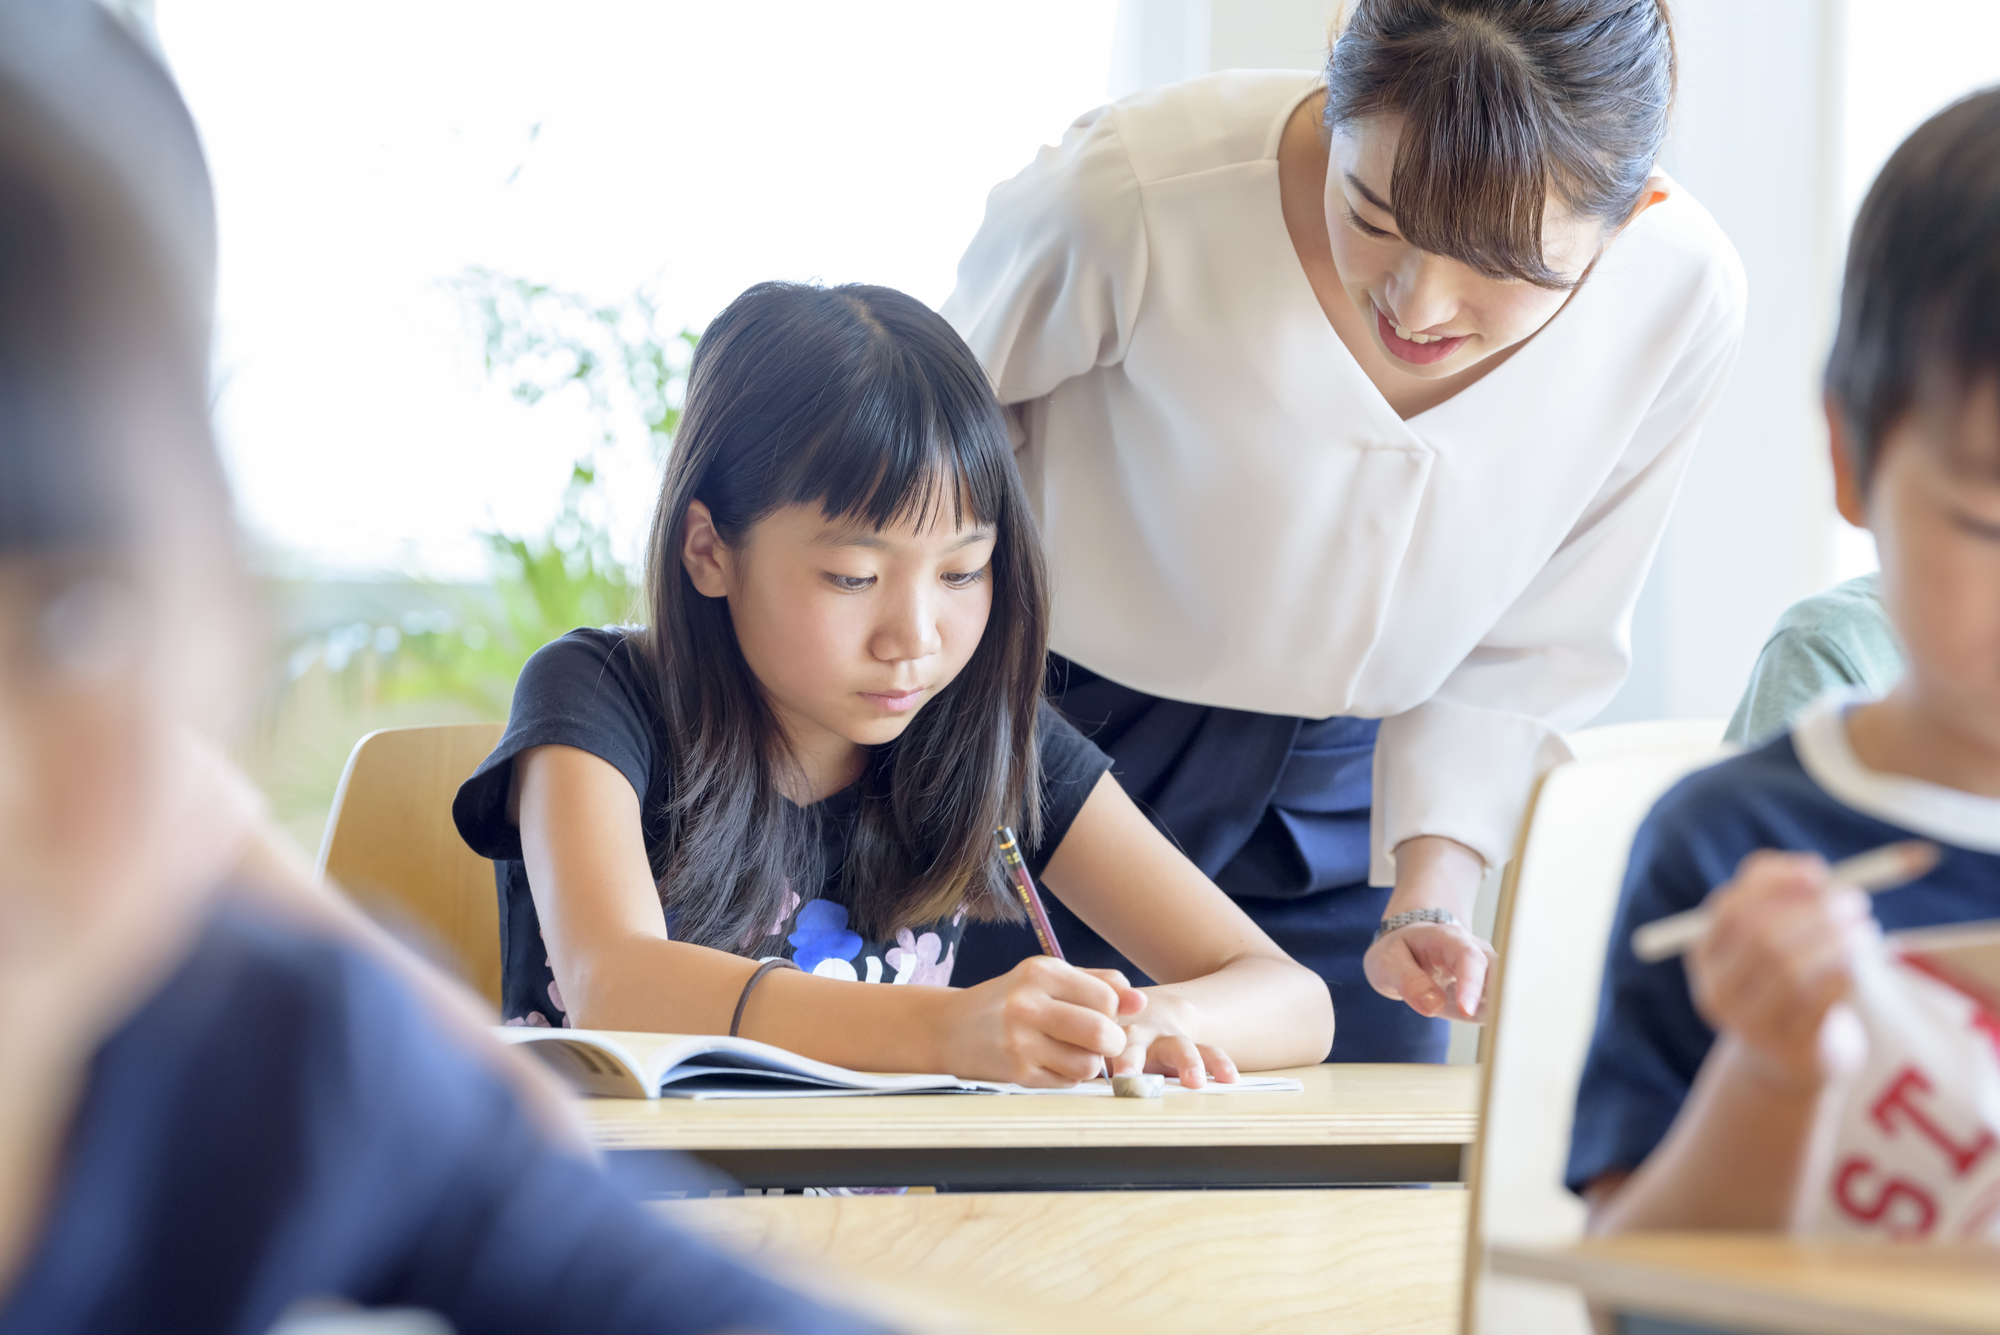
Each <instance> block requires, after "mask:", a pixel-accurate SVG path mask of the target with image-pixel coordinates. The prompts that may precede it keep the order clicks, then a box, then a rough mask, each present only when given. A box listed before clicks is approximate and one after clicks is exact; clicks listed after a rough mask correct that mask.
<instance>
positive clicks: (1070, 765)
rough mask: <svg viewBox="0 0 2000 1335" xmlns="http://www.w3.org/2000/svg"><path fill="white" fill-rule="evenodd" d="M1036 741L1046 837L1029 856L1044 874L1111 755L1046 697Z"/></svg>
mask: <svg viewBox="0 0 2000 1335" xmlns="http://www.w3.org/2000/svg"><path fill="white" fill-rule="evenodd" d="M1035 743H1036V747H1037V749H1038V750H1039V751H1040V752H1041V761H1042V840H1041V842H1040V843H1039V844H1037V845H1035V847H1034V849H1033V851H1032V852H1030V853H1029V855H1028V858H1027V863H1028V870H1029V871H1031V872H1033V873H1034V874H1035V875H1036V876H1040V875H1041V874H1042V873H1043V871H1044V870H1046V869H1047V867H1048V865H1049V859H1050V858H1052V857H1054V856H1055V851H1056V849H1058V848H1060V847H1061V846H1062V841H1063V838H1064V837H1065V836H1066V835H1068V834H1069V827H1070V826H1072V825H1074V824H1076V817H1077V813H1078V812H1080V811H1082V810H1083V804H1084V803H1085V802H1086V801H1088V800H1089V799H1090V793H1091V790H1092V789H1093V788H1095V787H1096V786H1097V781H1098V780H1099V779H1100V778H1102V777H1104V774H1105V772H1106V771H1108V770H1109V769H1110V768H1111V757H1110V756H1107V755H1105V754H1104V752H1102V751H1100V750H1098V748H1097V744H1096V743H1094V742H1092V741H1091V740H1090V739H1089V738H1088V737H1085V736H1084V735H1083V734H1082V733H1080V732H1078V731H1077V730H1076V728H1075V727H1074V726H1072V725H1071V723H1070V721H1069V720H1068V719H1066V718H1064V717H1063V716H1062V715H1061V714H1059V713H1057V712H1056V708H1055V706H1054V705H1052V704H1050V703H1049V702H1048V701H1046V700H1044V701H1042V703H1041V708H1040V710H1039V712H1037V713H1036V715H1035Z"/></svg>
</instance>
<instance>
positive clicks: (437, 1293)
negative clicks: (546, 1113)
mask: <svg viewBox="0 0 2000 1335" xmlns="http://www.w3.org/2000/svg"><path fill="white" fill-rule="evenodd" d="M308 1297H330V1298H336V1299H344V1300H346V1301H348V1302H352V1303H355V1304H358V1305H360V1306H363V1307H416V1308H427V1309H430V1310H432V1311H435V1312H437V1313H439V1314H440V1315H442V1316H443V1317H444V1318H445V1319H446V1320H448V1321H449V1322H451V1323H452V1324H453V1325H454V1326H455V1327H456V1328H457V1329H458V1330H459V1331H461V1332H466V1333H467V1335H470V1332H474V1331H479V1332H496V1333H506V1332H520V1333H521V1335H529V1332H565V1331H574V1332H578V1335H582V1333H583V1332H591V1333H592V1335H604V1333H605V1332H627V1331H629V1332H641V1331H646V1332H694V1331H708V1330H720V1329H732V1330H762V1331H781V1332H785V1331H814V1332H821V1331H829V1330H852V1329H855V1328H856V1326H855V1324H854V1323H852V1322H851V1321H850V1320H849V1319H848V1318H846V1317H844V1316H843V1315H841V1314H838V1313H834V1312H829V1311H827V1310H825V1309H824V1308H822V1307H819V1306H817V1305H816V1304H813V1303H811V1302H810V1301H809V1300H807V1299H805V1298H803V1297H800V1296H797V1295H794V1294H792V1293H790V1292H788V1291H786V1290H784V1289H781V1288H779V1287H777V1286H775V1285H773V1284H771V1283H770V1282H769V1281H767V1280H764V1279H761V1278H759V1277H757V1276H754V1275H752V1274H750V1273H749V1272H748V1271H746V1270H744V1269H743V1268H742V1267H740V1266H738V1265H736V1264H735V1263H734V1262H731V1261H728V1260H725V1259H724V1258H722V1257H720V1256H719V1255H717V1254H715V1253H713V1252H711V1251H710V1250H708V1249H707V1248H706V1247H704V1246H702V1245H701V1244H699V1243H697V1242H695V1241H693V1240H692V1239H689V1238H687V1237H684V1236H682V1235H680V1234H678V1233H676V1232H674V1231H671V1230H669V1229H668V1228H666V1227H665V1226H664V1225H663V1224H661V1223H660V1222H659V1221H658V1220H656V1219H654V1218H653V1217H652V1216H651V1215H650V1214H649V1213H648V1212H647V1211H646V1210H645V1208H644V1207H642V1206H641V1205H639V1204H638V1203H637V1202H636V1201H633V1200H631V1199H629V1198H628V1197H626V1196H625V1195H624V1194H623V1193H621V1192H620V1191H619V1190H618V1189H617V1188H615V1187H614V1186H612V1185H611V1184H610V1183H609V1182H607V1181H606V1180H605V1179H604V1178H603V1177H602V1176H601V1175H600V1174H599V1173H598V1172H597V1171H596V1170H595V1169H594V1168H592V1167H591V1165H589V1164H588V1163H586V1162H584V1161H583V1160H581V1159H578V1158H575V1157H572V1156H571V1155H568V1154H565V1153H562V1152H560V1151H558V1150H556V1149H554V1148H553V1147H551V1146H550V1145H549V1144H547V1143H546V1142H545V1141H543V1140H542V1138H541V1137H540V1136H539V1135H538V1134H537V1133H536V1132H535V1131H534V1130H533V1128H531V1127H530V1125H529V1124H528V1122H527V1121H526V1119H525V1118H524V1116H523V1114H522V1112H521V1110H520V1109H519V1107H518V1106H517V1105H516V1104H515V1101H514V1099H513V1097H512V1096H511V1095H510V1094H509V1093H508V1092H507V1091H506V1089H505V1088H504V1087H503V1086H502V1085H501V1084H500V1082H499V1081H498V1080H497V1079H496V1078H495V1077H494V1076H493V1075H491V1074H490V1073H488V1072H487V1071H486V1070H485V1069H484V1067H482V1066H481V1065H480V1063H479V1062H478V1061H477V1060H476V1059H475V1058H473V1057H472V1056H470V1055H469V1054H467V1053H464V1052H461V1051H460V1050H459V1049H458V1048H456V1047H455V1046H453V1045H452V1044H450V1043H449V1042H447V1041H445V1040H444V1039H443V1038H442V1037H441V1036H439V1035H438V1034H437V1033H435V1032H434V1031H433V1030H432V1029H431V1028H430V1027H429V1026H428V1025H427V1024H426V1023H425V1022H424V1021H423V1020H422V1018H421V1013H420V1012H417V1011H416V1010H415V1009H414V1008H413V1006H412V1004H411V1002H410V1001H409V999H408V998H407V997H406V996H405V995H404V993H403V991H402V989H401V987H400V986H399V985H397V984H396V983H395V982H393V981H392V980H391V979H390V978H389V977H388V976H387V975H386V974H385V973H384V972H383V971H382V970H381V969H380V968H379V967H378V966H377V965H375V964H374V963H373V962H372V961H369V960H366V959H364V958H361V957H359V956H358V955H356V954H354V953H353V952H351V951H348V950H346V949H343V948H341V947H339V946H335V945H332V944H329V943H327V942H324V941H321V940H317V939H315V938H311V937H308V936H305V935H302V934H300V933H298V932H297V931H295V930H292V929H290V928H287V927H283V926H279V925H277V924H275V923H274V922H271V921H269V920H267V919H264V918H262V917H260V916H257V915H256V914H254V913H252V912H250V911H249V910H246V909H241V908H226V909H224V910H222V911H220V912H219V913H218V914H217V915H216V916H214V917H213V918H212V919H211V920H210V921H209V923H208V924H207V925H206V927H205V930H204V931H203V932H202V934H201V935H200V937H199V939H198V940H197V942H196V944H195V946H194V948H193V950H192V951H191V953H190V954H189V955H188V957H187V959H186V960H185V961H184V962H183V963H182V964H181V966H180V967H179V969H178V970H177V971H176V972H175V973H174V974H173V975H172V977H171V978H169V979H168V981H167V982H166V983H165V984H164V985H163V986H162V987H161V988H160V989H159V991H158V992H157V993H155V994H154V996H153V997H152V998H151V999H150V1000H149V1001H147V1002H146V1004H145V1005H144V1006H143V1007H142V1008H141V1009H140V1010H139V1011H138V1012H137V1013H136V1014H134V1015H133V1016H132V1017H131V1019H130V1020H129V1021H127V1022H126V1023H125V1024H124V1025H123V1027H121V1028H120V1029H119V1030H118V1031H117V1032H116V1033H115V1034H113V1035H112V1036H111V1037H110V1039H109V1040H108V1041H107V1042H106V1043H105V1044H104V1046H103V1047H102V1048H101V1049H100V1050H99V1051H98V1053H97V1054H96V1056H95V1058H94V1060H93V1062H92V1064H91V1067H90V1072H89V1078H88V1084H87V1087H86V1089H85V1091H84V1094H83V1097H82V1101H81V1104H80V1107H79V1109H78V1111H77V1114H76V1118H75V1122H74V1124H73V1126H72V1129H71V1134H70V1139H69V1143H68V1147H67V1152H66V1156H65V1162H64V1164H63V1167H62V1169H61V1172H60V1177H59V1179H58V1181H57V1184H56V1189H55V1196H54V1199H53V1202H52V1206H51V1209H50V1212H49V1214H48V1216H47V1223H46V1227H45V1228H44V1231H43V1233H42V1236H41V1238H40V1239H39V1241H38V1242H37V1244H36V1245H35V1247H34V1249H33V1251H32V1252H31V1253H30V1254H29V1255H28V1257H27V1258H26V1260H25V1264H24V1268H23V1270H22V1272H21V1274H20V1276H19V1278H18V1280H17V1281H16V1283H15V1285H14V1288H13V1290H12V1292H11V1293H10V1294H9V1295H7V1297H6V1298H5V1300H4V1305H0V1332H3V1333H4V1335H30V1333H31V1332H32V1335H72V1333H79V1335H80V1333H81V1332H107V1333H108V1332H133V1333H134V1335H138V1333H139V1332H146V1333H148V1335H158V1333H161V1332H175V1331H201V1332H239V1333H240V1335H262V1332H264V1331H266V1330H268V1329H269V1328H270V1326H271V1325H272V1323H273V1322H274V1321H275V1320H277V1318H278V1317H279V1315H280V1314H281V1313H282V1312H283V1311H284V1310H285V1309H286V1308H287V1307H288V1306H289V1305H290V1304H292V1303H293V1302H295V1301H297V1300H299V1299H302V1298H308Z"/></svg>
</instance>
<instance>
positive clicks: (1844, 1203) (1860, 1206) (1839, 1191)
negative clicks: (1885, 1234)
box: [1833, 1158, 1937, 1238]
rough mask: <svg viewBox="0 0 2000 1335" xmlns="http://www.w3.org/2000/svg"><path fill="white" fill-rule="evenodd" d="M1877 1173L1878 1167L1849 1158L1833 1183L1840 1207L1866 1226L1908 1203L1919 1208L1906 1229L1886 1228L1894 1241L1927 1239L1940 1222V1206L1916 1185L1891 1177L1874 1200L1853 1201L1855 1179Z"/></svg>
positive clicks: (1860, 1159) (1835, 1198)
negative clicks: (1896, 1206) (1938, 1211)
mask: <svg viewBox="0 0 2000 1335" xmlns="http://www.w3.org/2000/svg"><path fill="white" fill-rule="evenodd" d="M1874 1171H1875V1165H1874V1164H1873V1163H1871V1162H1869V1161H1868V1160H1867V1159H1862V1158H1854V1159H1849V1160H1848V1161H1847V1162H1846V1163H1844V1164H1842V1165H1841V1166H1840V1173H1839V1175H1838V1176H1837V1177H1835V1178H1834V1180H1833V1199H1834V1200H1835V1201H1836V1202H1837V1203H1838V1204H1839V1206H1840V1208H1841V1209H1842V1210H1845V1211H1846V1212H1847V1213H1848V1214H1849V1215H1851V1216H1853V1217H1854V1218H1856V1219H1859V1220H1860V1221H1861V1222H1862V1223H1864V1224H1873V1223H1876V1222H1878V1221H1879V1220H1880V1219H1881V1218H1882V1217H1883V1216H1884V1215H1886V1214H1888V1213H1889V1211H1890V1210H1891V1209H1892V1208H1893V1207H1894V1206H1895V1204H1896V1202H1897V1201H1898V1200H1906V1201H1908V1202H1909V1203H1910V1204H1911V1205H1913V1206H1915V1207H1916V1211H1917V1214H1916V1218H1915V1219H1914V1220H1913V1221H1911V1222H1910V1223H1909V1224H1908V1225H1906V1226H1899V1225H1898V1224H1897V1223H1896V1222H1894V1221H1892V1222H1890V1223H1889V1224H1887V1225H1886V1227H1887V1228H1888V1230H1889V1236H1890V1237H1892V1238H1921V1237H1925V1236H1927V1235H1928V1234H1929V1233H1930V1231H1931V1228H1932V1226H1933V1225H1935V1224H1936V1223H1937V1203H1936V1202H1935V1201H1933V1200H1932V1199H1931V1198H1930V1196H1929V1194H1928V1193H1926V1192H1925V1191H1924V1189H1923V1188H1922V1187H1919V1186H1918V1185H1916V1184H1915V1183H1914V1182H1908V1181H1905V1180H1904V1179H1902V1178H1900V1177H1892V1178H1890V1179H1889V1180H1888V1181H1887V1182H1884V1183H1883V1184H1882V1190H1880V1191H1878V1192H1876V1193H1875V1199H1874V1200H1872V1201H1858V1200H1856V1199H1855V1198H1854V1194H1853V1189H1854V1179H1856V1178H1857V1177H1860V1176H1861V1175H1862V1174H1864V1173H1872V1172H1874Z"/></svg>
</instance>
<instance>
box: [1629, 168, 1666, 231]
mask: <svg viewBox="0 0 2000 1335" xmlns="http://www.w3.org/2000/svg"><path fill="white" fill-rule="evenodd" d="M1673 192H1674V187H1673V182H1671V181H1669V180H1668V179H1667V178H1666V177H1664V176H1662V175H1660V174H1659V173H1658V172H1654V173H1653V174H1652V175H1651V176H1649V177H1647V178H1646V187H1645V189H1643V190H1641V191H1640V192H1639V202H1638V203H1637V204H1634V205H1633V206H1632V211H1631V212H1630V213H1628V214H1626V215H1625V221H1624V222H1622V223H1620V224H1619V225H1618V230H1620V231H1621V232H1622V231H1623V230H1625V229H1626V228H1627V227H1630V226H1631V225H1632V224H1633V223H1634V222H1635V221H1636V220H1637V219H1638V217H1639V215H1640V214H1642V213H1644V212H1645V211H1646V210H1647V209H1650V208H1652V207H1653V205H1655V204H1664V203H1666V202H1667V196H1669V195H1671V194H1673Z"/></svg>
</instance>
